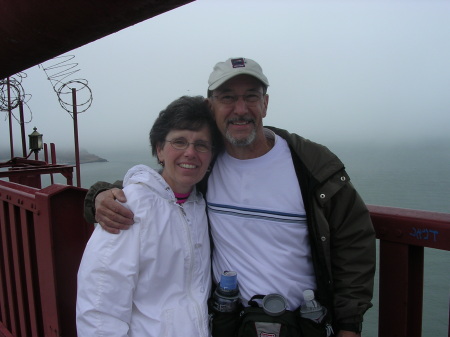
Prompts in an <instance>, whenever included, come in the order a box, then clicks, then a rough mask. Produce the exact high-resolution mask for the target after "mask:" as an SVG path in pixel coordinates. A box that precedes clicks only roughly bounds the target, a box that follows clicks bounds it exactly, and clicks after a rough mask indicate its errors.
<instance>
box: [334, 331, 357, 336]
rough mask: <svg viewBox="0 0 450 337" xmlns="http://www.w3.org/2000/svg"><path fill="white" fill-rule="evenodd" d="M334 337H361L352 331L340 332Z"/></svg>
mask: <svg viewBox="0 0 450 337" xmlns="http://www.w3.org/2000/svg"><path fill="white" fill-rule="evenodd" d="M336 337H361V334H360V333H356V332H353V331H345V330H341V331H339V333H338V334H337V335H336Z"/></svg>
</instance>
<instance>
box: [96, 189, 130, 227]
mask: <svg viewBox="0 0 450 337" xmlns="http://www.w3.org/2000/svg"><path fill="white" fill-rule="evenodd" d="M116 199H117V200H118V201H120V202H126V201H127V199H126V198H125V194H124V193H123V191H122V190H121V189H118V188H113V189H111V190H108V191H103V192H100V193H99V194H98V195H97V197H96V198H95V220H96V221H97V222H98V223H99V224H100V225H101V226H102V228H103V229H104V230H106V231H107V232H109V233H112V234H118V233H120V229H129V228H130V226H131V225H132V224H133V223H134V221H133V212H131V211H130V210H129V209H127V208H125V207H124V206H122V205H121V204H119V203H118V202H117V201H116Z"/></svg>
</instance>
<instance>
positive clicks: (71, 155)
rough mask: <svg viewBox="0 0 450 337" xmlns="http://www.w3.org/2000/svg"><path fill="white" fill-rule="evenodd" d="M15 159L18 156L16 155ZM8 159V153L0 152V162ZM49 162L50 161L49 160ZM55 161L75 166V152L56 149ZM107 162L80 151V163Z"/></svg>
mask: <svg viewBox="0 0 450 337" xmlns="http://www.w3.org/2000/svg"><path fill="white" fill-rule="evenodd" d="M16 157H18V154H17V153H16ZM9 159H10V153H9V151H5V150H3V149H2V150H0V162H5V161H7V160H9ZM30 159H34V155H31V157H30ZM39 159H40V160H42V159H43V152H42V151H41V153H39ZM49 160H50V159H49ZM56 161H57V162H58V164H75V151H74V150H59V149H56ZM107 161H108V160H106V159H104V158H101V157H99V156H97V155H95V154H92V153H89V152H88V151H86V150H84V149H81V150H80V163H81V164H85V163H96V162H107Z"/></svg>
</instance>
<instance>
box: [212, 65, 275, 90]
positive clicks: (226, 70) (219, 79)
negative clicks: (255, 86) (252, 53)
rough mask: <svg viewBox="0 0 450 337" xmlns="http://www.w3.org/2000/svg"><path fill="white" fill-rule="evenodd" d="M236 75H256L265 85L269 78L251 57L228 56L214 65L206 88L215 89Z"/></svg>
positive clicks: (267, 84) (267, 83)
mask: <svg viewBox="0 0 450 337" xmlns="http://www.w3.org/2000/svg"><path fill="white" fill-rule="evenodd" d="M238 75H250V76H253V77H256V78H257V79H258V80H260V81H261V82H262V83H264V85H266V86H267V87H268V86H269V80H268V79H267V77H266V76H265V75H264V74H263V71H262V68H261V66H260V65H259V64H258V63H256V62H255V61H253V60H251V59H247V58H244V57H235V58H229V59H228V60H226V61H225V62H219V63H217V64H216V65H215V66H214V69H213V72H212V73H211V75H209V79H208V84H209V87H208V90H211V91H212V90H215V89H217V88H218V87H220V86H221V85H222V84H223V83H225V82H226V81H228V80H229V79H231V78H233V77H235V76H238Z"/></svg>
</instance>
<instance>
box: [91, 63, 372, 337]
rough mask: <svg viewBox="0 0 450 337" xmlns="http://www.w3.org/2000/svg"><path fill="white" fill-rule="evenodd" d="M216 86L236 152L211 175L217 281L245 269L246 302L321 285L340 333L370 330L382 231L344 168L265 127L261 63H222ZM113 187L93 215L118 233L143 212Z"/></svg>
mask: <svg viewBox="0 0 450 337" xmlns="http://www.w3.org/2000/svg"><path fill="white" fill-rule="evenodd" d="M208 84H209V86H208V100H209V103H210V108H211V110H212V112H213V114H214V117H215V119H216V123H217V126H218V127H219V130H220V131H221V133H222V135H223V137H224V139H225V150H226V151H224V152H223V153H221V154H219V155H218V157H217V159H216V161H215V163H214V166H213V169H212V171H211V173H210V175H209V176H208V177H206V178H205V180H204V181H203V189H204V191H205V196H206V200H207V205H208V216H209V221H210V228H211V236H212V239H213V243H214V248H213V259H212V264H213V265H212V269H213V278H214V280H215V282H216V284H217V282H219V280H220V275H221V274H222V272H224V271H226V270H233V271H236V272H237V274H238V280H239V287H240V297H241V298H242V303H243V304H244V305H247V302H248V301H249V300H250V298H251V297H252V296H253V295H257V294H272V293H276V294H280V295H282V296H283V297H284V298H285V299H286V301H287V309H288V310H290V311H294V310H296V309H297V308H299V307H300V306H301V304H302V303H303V302H304V298H303V291H304V290H308V289H313V290H315V294H316V299H317V300H318V301H319V302H320V303H321V304H322V305H323V306H324V307H326V308H327V315H326V317H325V319H324V322H325V323H327V324H329V325H331V326H332V327H333V330H334V332H335V333H336V334H335V336H339V337H350V336H360V333H361V329H362V321H363V315H364V313H365V311H366V310H367V309H368V308H370V307H371V306H372V305H371V302H370V301H371V298H372V293H373V278H374V270H375V235H374V230H373V226H372V224H371V221H370V215H369V212H368V210H367V208H366V206H365V204H364V202H363V201H362V199H361V198H360V196H359V195H358V193H357V192H356V190H355V189H354V187H353V185H352V184H351V182H350V178H349V176H348V175H347V173H346V172H345V169H344V165H343V164H342V162H341V161H340V160H339V159H338V158H337V157H336V156H335V155H334V154H333V153H331V152H330V151H329V150H328V149H327V148H326V147H324V146H322V145H319V144H316V143H313V142H311V141H309V140H306V139H304V138H302V137H300V136H298V135H296V134H291V133H289V132H287V131H285V130H281V129H276V128H273V127H264V126H263V122H262V120H263V118H264V117H265V116H266V113H267V107H268V103H269V96H268V94H267V87H268V86H269V81H268V79H267V77H266V76H265V75H264V73H263V71H262V69H261V67H260V66H259V64H258V63H256V62H255V61H253V60H251V59H248V58H242V57H239V58H230V59H228V60H226V61H225V62H219V63H217V64H216V66H215V67H214V69H213V72H212V73H211V75H210V77H209V81H208ZM206 185H207V186H206ZM111 187H112V185H110V184H106V185H105V184H104V183H100V184H97V185H96V186H95V187H93V188H91V189H90V191H89V193H88V196H87V198H86V204H85V205H86V208H85V211H86V212H85V215H86V218H87V219H88V221H91V222H95V220H94V214H95V213H94V212H95V210H96V211H97V215H96V220H97V222H99V223H100V224H101V225H102V226H103V227H104V228H105V229H106V230H109V231H111V232H117V231H118V229H126V228H127V227H128V226H129V225H130V224H132V216H133V215H132V214H130V213H129V211H127V210H125V209H121V208H119V206H118V203H115V202H114V199H118V200H120V201H123V198H124V196H123V194H122V193H121V191H120V190H119V189H111V190H108V191H104V190H105V189H107V188H111ZM206 187H207V189H206ZM101 191H103V192H101ZM94 200H95V208H94Z"/></svg>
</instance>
